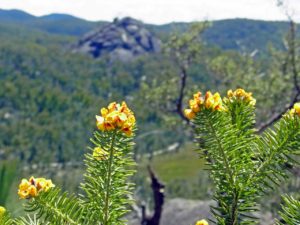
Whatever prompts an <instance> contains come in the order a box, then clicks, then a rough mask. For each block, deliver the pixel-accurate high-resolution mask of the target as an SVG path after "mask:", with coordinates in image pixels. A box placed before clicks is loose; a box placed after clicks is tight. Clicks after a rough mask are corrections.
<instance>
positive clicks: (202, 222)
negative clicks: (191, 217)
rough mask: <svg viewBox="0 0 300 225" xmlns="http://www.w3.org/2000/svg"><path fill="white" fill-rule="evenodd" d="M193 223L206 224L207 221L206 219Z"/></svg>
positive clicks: (197, 224)
mask: <svg viewBox="0 0 300 225" xmlns="http://www.w3.org/2000/svg"><path fill="white" fill-rule="evenodd" d="M195 225H208V222H207V221H206V220H199V221H197V222H196V224H195Z"/></svg>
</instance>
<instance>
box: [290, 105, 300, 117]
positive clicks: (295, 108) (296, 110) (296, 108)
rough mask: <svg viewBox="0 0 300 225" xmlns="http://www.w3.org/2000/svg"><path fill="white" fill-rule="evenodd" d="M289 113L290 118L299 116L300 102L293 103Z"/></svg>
mask: <svg viewBox="0 0 300 225" xmlns="http://www.w3.org/2000/svg"><path fill="white" fill-rule="evenodd" d="M289 113H290V115H291V116H294V115H297V116H300V102H298V103H295V104H294V106H293V108H292V109H291V110H290V112H289Z"/></svg>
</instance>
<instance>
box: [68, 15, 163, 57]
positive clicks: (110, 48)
mask: <svg viewBox="0 0 300 225" xmlns="http://www.w3.org/2000/svg"><path fill="white" fill-rule="evenodd" d="M160 45H161V42H160V40H159V39H157V38H156V37H154V36H153V35H152V34H151V33H150V32H149V31H148V30H147V29H146V28H145V27H144V26H143V24H142V22H140V21H138V20H135V19H132V18H130V17H126V18H123V19H120V20H119V19H115V20H114V21H113V22H112V23H109V24H107V25H105V26H102V27H100V28H98V29H95V30H93V31H91V32H89V33H88V34H86V35H85V36H84V37H82V38H81V39H80V40H79V42H78V43H77V45H76V46H74V47H73V51H74V52H82V53H88V54H91V55H92V56H93V57H94V58H98V57H101V56H103V55H109V56H110V57H112V58H113V59H119V60H122V61H124V60H125V61H126V60H130V59H132V58H134V57H135V56H139V55H143V54H147V53H153V52H159V51H160Z"/></svg>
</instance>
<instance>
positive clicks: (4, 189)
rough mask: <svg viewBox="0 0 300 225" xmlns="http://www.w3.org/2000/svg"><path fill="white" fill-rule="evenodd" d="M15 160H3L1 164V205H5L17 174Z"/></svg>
mask: <svg viewBox="0 0 300 225" xmlns="http://www.w3.org/2000/svg"><path fill="white" fill-rule="evenodd" d="M16 170H17V167H16V163H15V162H10V163H8V162H1V166H0V206H5V205H6V201H7V198H8V194H9V191H10V190H11V186H12V183H13V181H14V177H15V175H16Z"/></svg>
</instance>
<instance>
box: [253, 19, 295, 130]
mask: <svg viewBox="0 0 300 225" xmlns="http://www.w3.org/2000/svg"><path fill="white" fill-rule="evenodd" d="M289 20H290V37H289V38H290V40H289V42H288V56H287V62H284V64H283V67H284V68H285V67H286V66H287V65H288V64H289V62H288V61H289V60H290V63H291V67H292V75H293V84H294V90H295V92H296V94H295V96H294V98H292V99H291V102H290V103H289V104H287V105H286V107H285V108H284V110H283V111H281V112H280V113H277V114H274V115H273V116H272V117H271V118H270V119H269V120H268V121H267V122H266V123H263V124H261V126H260V127H259V128H258V129H257V130H258V131H257V132H258V133H261V132H262V131H264V130H265V129H266V128H268V127H269V126H271V125H272V124H273V123H274V122H276V121H277V120H279V119H280V118H281V117H282V115H283V114H284V113H285V112H286V111H287V110H288V109H290V108H292V107H293V105H294V104H295V103H296V102H297V101H298V98H299V96H300V85H299V79H298V78H299V76H298V75H299V73H298V70H297V62H296V58H297V55H296V24H295V22H294V21H293V20H292V19H291V18H290V17H289ZM289 56H290V57H289ZM284 70H285V69H284Z"/></svg>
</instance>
